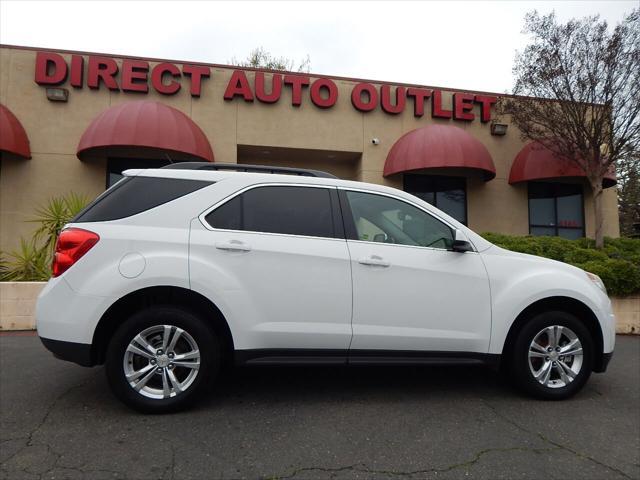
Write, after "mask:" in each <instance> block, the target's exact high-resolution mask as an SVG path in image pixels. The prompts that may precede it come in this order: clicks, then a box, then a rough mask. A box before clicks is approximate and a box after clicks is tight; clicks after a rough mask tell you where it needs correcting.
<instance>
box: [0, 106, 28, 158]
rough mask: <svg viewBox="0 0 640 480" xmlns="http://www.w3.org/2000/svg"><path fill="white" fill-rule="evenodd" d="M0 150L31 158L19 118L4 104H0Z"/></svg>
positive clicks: (26, 138) (25, 133) (25, 134)
mask: <svg viewBox="0 0 640 480" xmlns="http://www.w3.org/2000/svg"><path fill="white" fill-rule="evenodd" d="M0 151H3V152H7V153H10V154H13V155H17V156H18V157H22V158H31V149H30V148H29V138H28V137H27V132H25V131H24V127H23V126H22V124H21V123H20V120H18V119H17V118H16V116H15V115H14V114H13V112H11V110H9V109H8V108H7V107H5V106H4V105H2V104H0Z"/></svg>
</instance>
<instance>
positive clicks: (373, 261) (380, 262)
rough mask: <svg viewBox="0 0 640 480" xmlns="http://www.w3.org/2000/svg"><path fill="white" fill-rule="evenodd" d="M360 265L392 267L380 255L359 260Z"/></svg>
mask: <svg viewBox="0 0 640 480" xmlns="http://www.w3.org/2000/svg"><path fill="white" fill-rule="evenodd" d="M358 263H361V264H362V265H371V266H374V267H388V266H390V265H391V264H390V263H389V262H387V261H386V260H385V259H384V258H382V257H380V256H378V255H370V256H368V257H366V258H361V259H360V260H358Z"/></svg>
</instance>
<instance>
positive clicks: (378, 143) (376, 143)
mask: <svg viewBox="0 0 640 480" xmlns="http://www.w3.org/2000/svg"><path fill="white" fill-rule="evenodd" d="M371 143H373V144H374V145H380V139H379V138H372V139H371Z"/></svg>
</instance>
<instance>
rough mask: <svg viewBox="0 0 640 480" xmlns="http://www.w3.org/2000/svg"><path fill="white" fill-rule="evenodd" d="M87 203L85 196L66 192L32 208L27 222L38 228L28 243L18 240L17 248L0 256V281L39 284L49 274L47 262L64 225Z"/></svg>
mask: <svg viewBox="0 0 640 480" xmlns="http://www.w3.org/2000/svg"><path fill="white" fill-rule="evenodd" d="M88 202H89V199H88V197H86V196H85V195H78V194H77V193H73V192H71V193H69V194H67V195H64V196H62V197H54V198H51V199H50V200H49V201H48V202H47V203H46V204H45V205H43V206H41V207H39V208H38V209H36V216H35V217H34V218H33V219H32V220H30V222H33V223H38V224H39V225H40V226H39V227H38V229H37V230H36V231H35V232H34V234H33V236H32V238H31V239H30V240H25V239H24V238H20V247H19V248H18V249H17V250H14V251H12V252H9V253H7V254H6V257H5V254H0V280H2V281H18V282H24V281H41V280H48V279H49V276H50V275H51V268H50V267H51V260H52V258H53V252H54V249H55V246H56V240H57V238H58V235H59V233H60V230H62V227H64V226H65V224H67V223H69V221H70V220H71V219H72V218H73V217H75V216H76V215H77V214H78V213H79V212H80V211H81V210H82V209H83V208H84V207H85V205H87V203H88Z"/></svg>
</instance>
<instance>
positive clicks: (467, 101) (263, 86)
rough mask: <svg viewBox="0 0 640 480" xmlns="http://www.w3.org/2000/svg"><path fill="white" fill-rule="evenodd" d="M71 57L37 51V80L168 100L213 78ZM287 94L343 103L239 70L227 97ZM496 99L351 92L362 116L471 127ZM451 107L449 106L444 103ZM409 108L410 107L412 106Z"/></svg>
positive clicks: (321, 86) (264, 98) (332, 89)
mask: <svg viewBox="0 0 640 480" xmlns="http://www.w3.org/2000/svg"><path fill="white" fill-rule="evenodd" d="M86 63H87V66H86V68H85V57H84V56H82V55H71V62H70V63H67V61H66V60H65V59H64V57H63V56H62V55H60V54H58V53H53V52H38V53H37V55H36V66H35V81H36V83H37V84H38V85H62V84H63V83H65V82H66V81H67V80H68V81H69V83H70V84H71V86H72V87H75V88H83V86H84V85H86V86H88V87H89V88H92V89H99V88H107V89H109V90H114V91H119V90H122V91H123V92H139V93H148V92H149V85H151V88H153V89H154V90H155V91H156V92H158V93H161V94H163V95H175V94H176V93H178V92H179V91H180V90H181V88H182V86H183V83H182V82H183V80H184V79H186V80H187V81H188V84H189V93H190V94H191V96H193V97H199V96H200V94H201V93H202V82H203V80H205V79H206V78H208V77H210V76H211V69H210V68H209V67H207V66H204V65H186V64H185V65H182V66H181V68H179V67H178V65H175V64H173V63H167V62H162V63H158V64H156V65H154V66H153V67H151V66H150V65H149V62H147V61H144V60H135V59H123V60H122V64H121V66H119V65H118V63H117V62H116V61H115V60H114V59H113V58H110V57H100V56H94V55H90V56H88V60H87V62H86ZM85 72H86V76H85ZM286 90H288V91H289V92H290V96H291V105H292V106H294V107H299V106H300V105H302V101H303V100H302V97H303V92H304V91H306V90H308V95H309V98H310V100H311V103H313V105H315V106H316V107H318V108H331V107H333V106H334V105H335V104H336V103H337V102H338V86H337V85H336V83H335V81H334V80H332V79H331V78H328V77H316V78H313V79H312V78H311V77H310V76H308V75H304V74H280V73H272V74H271V75H270V77H267V76H266V75H265V72H261V71H256V72H255V75H254V80H253V85H252V84H251V82H250V81H249V79H248V78H247V74H246V72H245V71H244V70H234V71H233V73H232V74H231V78H230V79H229V82H228V83H227V88H226V89H225V92H224V99H225V100H226V101H233V100H235V99H236V98H238V99H242V100H244V101H245V102H253V101H254V100H257V101H259V102H261V103H276V102H278V101H280V99H281V97H282V94H283V91H286ZM496 101H497V97H495V96H490V95H476V94H472V93H462V92H456V93H454V94H453V95H452V96H451V100H450V101H447V102H444V101H443V98H442V90H435V89H429V88H418V87H404V86H396V87H393V86H391V85H388V84H383V85H380V86H379V87H376V86H375V85H373V84H371V83H366V82H360V83H356V84H355V85H354V86H353V88H352V90H351V104H352V105H353V107H354V108H355V109H356V110H358V111H360V112H370V111H372V110H375V109H376V108H381V109H382V110H383V111H384V112H386V113H388V114H390V115H397V114H399V113H402V112H404V111H405V109H406V108H413V114H414V116H416V117H422V116H424V114H425V104H426V103H427V102H428V103H430V107H431V116H432V117H433V118H443V119H453V120H456V121H466V122H471V121H473V120H475V118H476V113H474V108H475V107H476V106H478V112H479V114H480V115H479V116H480V121H482V122H488V121H490V120H491V107H492V106H493V105H494V104H495V103H496ZM445 103H446V104H445ZM407 104H409V107H407Z"/></svg>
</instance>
